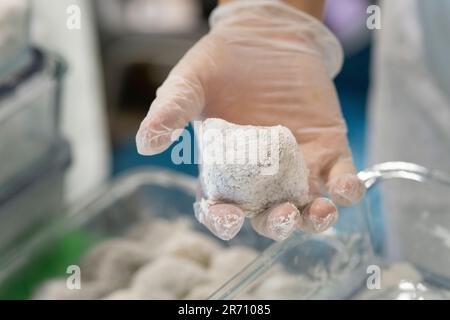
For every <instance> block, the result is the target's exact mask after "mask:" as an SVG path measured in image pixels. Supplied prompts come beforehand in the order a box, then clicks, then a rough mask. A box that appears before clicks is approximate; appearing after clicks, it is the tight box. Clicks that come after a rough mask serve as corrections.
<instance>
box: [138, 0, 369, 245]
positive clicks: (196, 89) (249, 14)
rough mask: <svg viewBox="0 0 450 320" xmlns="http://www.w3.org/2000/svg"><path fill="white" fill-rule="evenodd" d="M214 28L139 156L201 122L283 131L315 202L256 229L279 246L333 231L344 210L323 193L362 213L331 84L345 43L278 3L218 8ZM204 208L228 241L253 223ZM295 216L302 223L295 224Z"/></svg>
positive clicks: (185, 66)
mask: <svg viewBox="0 0 450 320" xmlns="http://www.w3.org/2000/svg"><path fill="white" fill-rule="evenodd" d="M210 25H211V30H210V32H209V33H208V34H207V35H206V36H204V37H203V38H202V39H201V40H200V41H199V42H198V43H197V44H196V45H195V46H194V47H193V48H192V49H191V50H190V51H189V52H188V53H187V54H186V55H185V56H184V57H183V58H182V60H181V61H180V62H179V63H178V64H177V65H176V66H175V68H174V69H173V70H172V71H171V73H170V74H169V76H168V78H167V79H166V81H165V82H164V83H163V85H162V86H161V87H160V88H159V89H158V91H157V98H156V99H155V101H153V103H152V105H151V107H150V111H149V112H148V115H147V117H146V118H145V119H144V120H143V121H142V123H141V126H140V129H139V132H138V134H137V137H136V142H137V148H138V151H139V153H141V154H143V155H153V154H157V153H159V152H162V151H164V150H165V149H167V148H168V147H169V145H170V144H171V143H172V142H173V141H174V139H175V138H176V135H175V137H174V135H172V133H173V132H174V131H175V130H177V129H182V128H184V127H185V126H186V125H187V124H188V122H189V121H190V120H192V119H205V118H222V119H224V120H227V121H230V122H232V123H236V124H251V125H261V126H274V125H279V124H282V125H284V126H286V127H288V128H289V129H290V130H291V131H292V133H293V134H294V136H295V137H296V139H297V142H298V143H299V145H300V146H301V149H302V151H303V153H304V156H305V159H306V162H307V165H308V169H309V171H310V178H309V187H310V197H311V201H310V202H309V205H307V206H306V207H304V208H296V207H295V206H293V205H292V204H290V203H280V204H279V205H277V206H275V207H273V208H271V209H269V210H268V211H267V212H266V213H265V214H260V215H258V216H257V217H255V218H253V220H252V224H253V226H254V228H255V230H256V231H257V232H258V233H260V234H262V235H265V236H267V237H269V238H272V239H275V240H282V239H284V238H286V237H288V236H289V235H290V233H291V232H292V231H294V230H295V229H296V228H300V229H302V230H304V231H307V232H313V233H317V232H322V231H324V230H326V229H327V228H329V227H330V226H331V225H332V224H333V223H334V222H335V221H336V220H337V215H338V210H337V208H336V206H335V204H334V203H333V202H332V201H331V200H329V199H326V198H323V197H322V196H321V191H327V192H328V193H329V195H330V196H331V199H332V200H334V202H335V203H337V204H339V205H351V204H354V203H356V202H358V201H359V200H360V199H361V198H362V196H363V195H364V192H365V189H364V186H363V184H362V182H361V181H360V180H359V179H358V178H357V176H356V174H355V173H356V171H355V167H354V164H353V161H352V155H351V151H350V149H349V145H348V141H347V128H346V124H345V122H344V119H343V118H342V114H341V111H340V106H339V102H338V98H337V94H336V91H335V87H334V85H333V82H332V78H333V77H334V76H335V75H336V74H337V73H338V72H339V70H340V68H341V65H342V49H341V47H340V45H339V43H338V42H337V40H336V38H335V37H334V36H333V35H332V34H331V33H330V32H329V31H328V29H326V28H325V27H324V26H323V24H322V23H321V22H319V21H317V20H316V19H314V18H313V17H311V16H309V15H307V14H305V13H303V12H300V11H299V10H297V9H295V8H293V7H291V6H289V5H287V4H285V3H282V2H279V1H259V0H256V1H252V0H247V1H235V2H231V3H229V4H226V5H222V6H219V7H218V8H216V10H215V11H214V12H213V13H212V15H211V18H210ZM175 132H177V131H175ZM196 207H197V210H201V212H197V213H196V216H197V218H198V219H199V220H200V222H201V223H203V224H204V225H205V226H206V227H208V228H209V229H210V230H211V231H212V232H213V233H214V234H216V235H217V236H218V237H220V238H222V239H224V240H229V239H231V238H233V237H234V236H235V235H236V234H237V233H238V231H239V230H240V228H241V227H242V224H243V222H244V215H243V212H242V210H241V209H240V208H239V206H238V205H236V204H233V203H214V204H213V205H211V206H208V207H200V206H196ZM293 213H294V214H295V219H288V217H292V214H293ZM286 224H288V226H286ZM278 225H279V226H283V228H281V227H280V228H279V227H278Z"/></svg>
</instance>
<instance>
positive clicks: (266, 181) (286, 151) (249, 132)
mask: <svg viewBox="0 0 450 320" xmlns="http://www.w3.org/2000/svg"><path fill="white" fill-rule="evenodd" d="M201 148H202V155H203V164H202V173H201V177H200V179H201V183H202V189H203V193H204V197H205V198H206V199H208V200H205V199H203V200H202V203H201V206H204V205H209V204H214V203H217V202H226V203H236V204H238V205H239V207H240V208H242V209H243V211H244V213H245V214H246V215H247V216H249V217H252V216H255V215H257V214H259V213H262V212H264V211H265V210H267V209H268V208H270V207H271V206H273V205H276V204H279V203H282V202H286V201H289V202H291V203H292V204H294V205H296V206H299V207H301V206H303V205H305V204H306V203H308V200H309V198H308V169H307V167H306V163H305V160H304V157H303V154H302V152H301V150H300V148H299V146H298V144H297V141H296V140H295V137H294V136H293V134H292V133H291V131H290V130H289V129H288V128H286V127H283V126H275V127H257V126H243V125H236V124H232V123H229V122H227V121H224V120H221V119H207V120H205V121H204V122H203V126H202V131H201Z"/></svg>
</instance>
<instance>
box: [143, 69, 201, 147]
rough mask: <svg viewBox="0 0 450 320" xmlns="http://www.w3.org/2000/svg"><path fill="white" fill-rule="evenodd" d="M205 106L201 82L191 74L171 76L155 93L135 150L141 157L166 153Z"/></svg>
mask: <svg viewBox="0 0 450 320" xmlns="http://www.w3.org/2000/svg"><path fill="white" fill-rule="evenodd" d="M204 104H205V99H204V91H203V87H202V85H201V82H200V80H198V78H197V77H196V76H195V75H194V74H193V73H190V72H183V73H182V75H180V74H178V73H174V72H172V73H171V74H170V75H169V77H168V78H167V79H166V81H164V83H163V84H162V86H161V87H160V88H159V89H158V90H157V92H156V99H155V100H154V101H153V102H152V104H151V106H150V110H149V112H148V114H147V116H146V117H145V119H144V120H143V121H142V123H141V125H140V127H139V131H138V133H137V135H136V146H137V149H138V152H139V153H140V154H142V155H154V154H158V153H161V152H163V151H164V150H166V149H167V148H168V147H169V146H170V145H171V143H172V142H173V141H175V140H176V139H178V136H179V135H180V133H181V130H180V129H184V128H185V127H186V125H187V124H188V123H189V121H190V120H191V119H192V118H193V117H195V116H196V115H197V114H199V113H200V112H201V111H202V109H203V107H204Z"/></svg>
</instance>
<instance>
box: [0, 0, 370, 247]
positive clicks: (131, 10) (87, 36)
mask: <svg viewBox="0 0 450 320" xmlns="http://www.w3.org/2000/svg"><path fill="white" fill-rule="evenodd" d="M370 4H371V2H370V1H368V0H329V1H327V10H326V18H325V21H326V23H327V25H328V26H329V27H330V28H331V29H332V30H333V31H334V33H335V34H336V35H337V36H338V37H339V39H340V40H341V42H342V43H343V45H344V48H345V52H346V58H345V65H344V68H343V70H342V72H341V73H340V75H339V77H338V78H337V79H336V85H337V88H338V91H339V96H340V99H341V103H342V109H343V112H344V115H345V117H346V119H347V123H348V127H349V138H350V143H351V146H352V149H353V152H354V157H355V161H356V164H357V167H358V169H362V168H364V166H365V160H364V154H365V150H364V144H365V143H364V142H365V131H366V120H365V118H366V102H367V91H368V87H369V64H370V51H371V34H370V32H369V30H368V29H367V28H366V25H365V24H366V19H367V13H366V10H367V7H368V5H370ZM216 5H217V3H216V1H213V0H92V1H91V0H59V1H54V0H17V1H16V0H7V1H2V2H1V4H0V53H1V55H0V130H1V132H0V157H1V158H0V159H1V163H2V166H1V167H0V219H1V220H0V226H3V229H4V230H0V231H1V232H0V243H2V242H3V243H7V242H8V241H12V239H15V238H17V236H18V235H20V234H21V232H23V231H24V230H27V228H30V226H36V225H45V223H46V221H47V219H48V218H50V217H51V216H52V215H53V213H58V212H61V211H63V208H65V207H68V204H77V203H78V202H79V201H80V200H83V199H84V197H85V196H86V195H87V194H89V193H90V192H91V191H92V190H96V189H97V188H98V187H99V186H101V185H104V184H106V183H107V182H108V181H110V180H111V179H112V178H113V177H115V176H117V175H119V174H121V173H124V172H125V171H128V170H130V169H132V168H135V167H148V166H153V167H158V168H165V169H169V170H174V171H178V172H182V173H186V174H188V175H191V176H196V175H197V174H198V170H197V166H196V165H194V164H193V165H175V164H173V162H172V161H171V159H170V153H171V149H169V150H167V151H166V152H164V153H162V154H160V155H157V156H153V157H143V156H140V155H139V154H138V153H137V151H136V146H135V134H136V132H137V129H138V126H139V124H140V121H141V120H142V119H143V118H144V116H145V115H146V113H147V111H148V108H149V105H150V103H151V102H152V100H153V99H154V98H155V91H156V89H157V88H158V87H159V86H160V85H161V83H162V82H163V80H164V79H165V78H166V76H167V75H168V73H169V71H170V69H171V68H172V67H173V66H174V65H175V64H176V63H177V61H178V60H179V59H180V58H181V57H182V56H183V55H184V53H185V52H186V51H187V50H188V49H189V48H190V47H191V46H192V45H193V44H194V43H195V42H196V41H197V40H198V39H199V38H200V37H202V35H204V34H205V33H206V32H207V31H208V16H209V15H210V13H211V11H212V10H213V9H214V8H215V6H216ZM190 130H191V128H190ZM191 132H192V130H191ZM11 226H12V227H11Z"/></svg>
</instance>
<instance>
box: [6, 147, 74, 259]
mask: <svg viewBox="0 0 450 320" xmlns="http://www.w3.org/2000/svg"><path fill="white" fill-rule="evenodd" d="M70 160H71V156H70V148H69V144H68V142H67V141H65V140H62V139H61V140H59V142H58V143H56V144H55V146H54V147H53V148H52V149H51V150H49V151H48V153H47V154H46V155H45V156H44V157H42V158H41V159H39V161H37V162H36V163H35V164H34V165H33V166H31V167H30V168H28V169H27V170H26V171H24V172H22V173H21V176H20V178H17V179H14V181H13V182H12V183H10V184H8V185H5V186H3V188H1V189H0V256H1V255H3V254H5V251H7V249H8V248H11V247H13V246H15V245H16V244H17V243H18V242H19V241H20V240H21V238H22V237H25V236H26V235H27V234H30V233H33V230H35V229H39V227H42V226H43V225H45V224H47V223H48V222H49V221H51V218H53V217H54V216H55V215H57V214H61V212H62V210H63V207H64V201H63V196H64V173H65V171H66V168H67V167H68V166H69V164H70Z"/></svg>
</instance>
